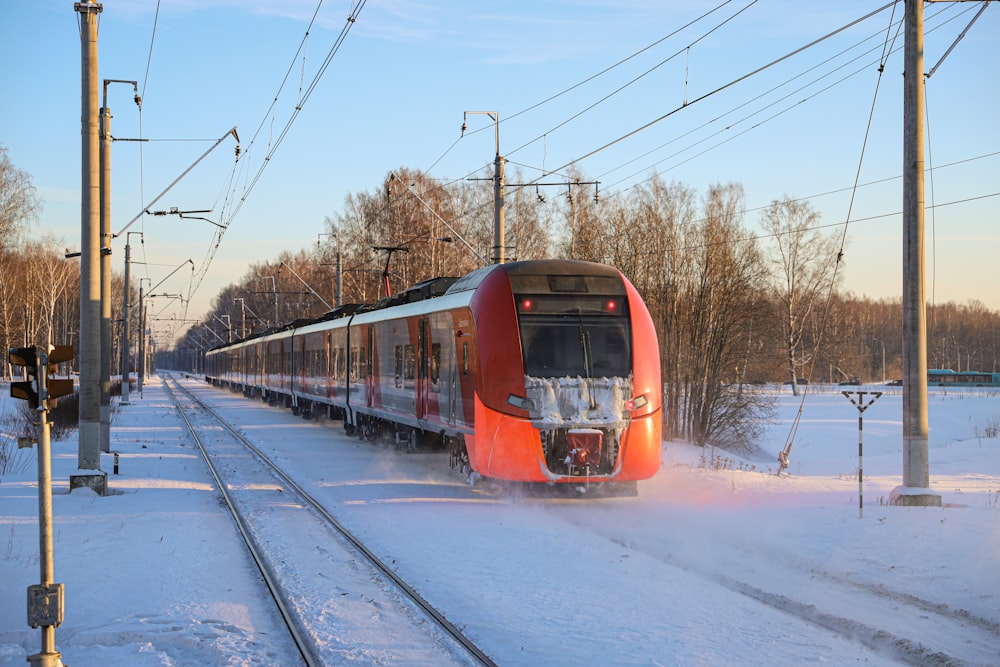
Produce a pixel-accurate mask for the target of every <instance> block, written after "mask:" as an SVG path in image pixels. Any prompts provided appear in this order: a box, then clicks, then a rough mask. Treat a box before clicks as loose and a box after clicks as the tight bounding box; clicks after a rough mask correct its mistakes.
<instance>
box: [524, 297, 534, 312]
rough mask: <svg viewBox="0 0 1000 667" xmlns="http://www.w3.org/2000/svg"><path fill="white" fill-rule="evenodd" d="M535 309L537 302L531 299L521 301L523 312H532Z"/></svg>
mask: <svg viewBox="0 0 1000 667" xmlns="http://www.w3.org/2000/svg"><path fill="white" fill-rule="evenodd" d="M534 307H535V302H534V301H533V300H531V299H524V300H522V301H521V309H522V310H532V309H534Z"/></svg>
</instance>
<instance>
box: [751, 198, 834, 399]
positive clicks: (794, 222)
mask: <svg viewBox="0 0 1000 667" xmlns="http://www.w3.org/2000/svg"><path fill="white" fill-rule="evenodd" d="M818 222H819V214H818V213H817V212H815V211H814V210H813V209H812V207H811V206H810V205H809V203H808V202H805V201H796V200H794V199H791V198H790V197H788V196H787V195H786V196H785V198H784V199H782V200H780V201H779V200H773V201H772V202H771V205H770V206H769V207H768V208H767V210H765V211H764V213H763V215H762V217H761V226H762V227H763V228H764V231H765V232H766V233H767V234H768V235H769V236H770V241H771V243H770V258H771V263H772V272H771V289H772V294H773V295H774V297H775V299H776V300H777V301H778V302H779V303H780V304H781V325H782V340H783V342H784V349H785V354H786V360H787V363H788V377H789V380H791V383H792V391H793V393H794V394H795V395H796V396H798V394H799V388H798V369H799V368H800V367H803V366H806V365H808V364H809V363H810V362H812V361H813V359H814V352H813V351H811V350H807V349H805V346H804V345H803V338H804V335H805V332H806V327H807V326H808V325H809V323H810V316H811V315H812V313H813V309H814V308H815V307H816V306H817V304H819V303H820V300H821V299H822V298H823V297H824V296H826V295H827V294H829V293H830V292H831V291H832V284H831V281H832V280H833V278H834V276H835V275H836V268H837V262H838V261H839V250H838V245H837V239H836V238H835V237H834V236H824V235H823V234H822V233H820V231H819V230H818V229H817V228H816V225H817V223H818Z"/></svg>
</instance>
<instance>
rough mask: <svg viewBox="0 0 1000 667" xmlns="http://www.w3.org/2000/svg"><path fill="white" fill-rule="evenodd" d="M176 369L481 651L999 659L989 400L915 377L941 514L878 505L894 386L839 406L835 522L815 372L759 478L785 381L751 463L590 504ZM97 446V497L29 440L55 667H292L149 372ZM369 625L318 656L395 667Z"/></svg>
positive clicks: (1, 545) (18, 533)
mask: <svg viewBox="0 0 1000 667" xmlns="http://www.w3.org/2000/svg"><path fill="white" fill-rule="evenodd" d="M188 385H189V386H190V387H191V388H193V389H196V390H198V392H199V395H201V396H203V397H204V398H205V399H206V400H209V401H210V402H212V403H213V404H215V405H217V406H218V408H219V410H220V411H221V412H223V413H224V414H225V415H227V416H228V417H229V418H230V419H232V420H233V421H237V422H239V423H241V424H243V425H244V426H243V430H244V431H245V432H246V433H247V434H248V435H249V436H250V437H251V438H252V439H255V440H258V441H259V442H260V443H261V445H262V447H263V448H265V449H266V450H267V451H269V452H271V453H272V454H273V456H274V458H276V459H280V460H281V462H282V463H283V464H285V465H287V466H288V469H289V470H290V471H292V472H293V474H294V475H295V476H296V477H297V479H298V478H301V479H303V480H305V481H306V482H307V483H311V484H312V488H314V489H316V491H315V492H313V491H311V492H312V493H315V495H316V496H317V497H318V498H320V499H322V500H323V501H324V503H326V504H327V506H328V507H330V508H331V510H332V511H333V512H334V513H335V514H337V516H338V518H339V519H340V520H341V521H342V522H343V523H344V524H345V525H347V526H348V527H349V528H350V529H351V530H352V531H354V532H355V534H356V535H358V536H359V537H361V538H362V539H363V540H365V541H366V542H367V543H368V544H369V546H370V547H371V548H372V549H373V550H374V551H376V552H377V553H378V554H379V555H380V556H381V557H383V558H384V559H386V560H387V561H391V562H392V563H393V564H394V567H395V568H397V571H398V573H399V574H400V575H401V576H402V577H403V578H404V579H406V580H408V581H410V582H411V583H412V584H414V585H415V586H416V587H417V588H418V589H419V591H420V593H421V595H423V596H424V597H425V598H427V599H428V600H429V601H430V602H432V603H433V604H435V606H437V607H438V609H440V610H442V611H443V612H444V613H445V614H446V615H447V616H448V617H449V618H450V619H451V620H452V621H454V622H456V623H458V624H459V625H460V626H461V627H462V628H463V630H464V631H465V632H466V634H467V635H469V636H470V637H471V638H472V639H473V640H474V641H475V642H476V643H477V644H478V645H479V646H480V647H481V648H482V649H483V650H484V651H485V652H486V653H487V654H488V655H490V656H491V658H492V659H493V660H495V661H496V662H497V664H499V665H505V666H506V665H525V666H528V665H532V666H533V665H543V664H544V665H602V666H604V665H706V666H707V665H762V666H763V665H768V666H775V665H801V664H829V665H846V664H866V665H901V664H926V665H938V666H941V665H955V666H958V665H997V664H1000V567H998V563H997V561H998V557H1000V438H998V437H997V427H998V426H1000V392H997V391H995V390H984V389H967V390H960V389H950V390H947V391H944V390H938V389H933V388H932V389H931V393H930V472H931V487H932V490H933V491H934V492H935V493H938V494H940V496H941V498H942V502H943V507H941V508H898V507H889V506H887V504H886V503H887V501H888V498H889V494H890V493H891V491H892V489H893V488H895V487H896V486H898V485H900V484H901V481H902V454H901V450H902V443H901V440H902V427H901V410H902V398H901V395H900V393H899V391H898V389H896V388H884V389H886V390H887V391H886V393H885V395H883V396H882V398H881V399H880V400H879V401H878V402H877V403H875V404H874V405H873V406H872V407H871V408H869V409H868V410H867V412H865V414H864V454H865V456H864V472H865V480H864V500H865V507H864V517H863V518H859V516H858V514H859V512H858V482H857V465H858V458H857V454H858V451H857V450H858V411H857V409H856V408H855V407H854V406H853V405H851V404H850V403H849V402H848V400H847V399H846V398H844V397H843V396H842V395H841V394H840V391H839V388H836V387H830V388H827V389H825V390H824V389H823V388H821V387H814V388H813V389H812V393H810V394H809V395H808V396H807V398H806V400H805V403H804V409H803V413H802V419H801V425H800V427H799V429H798V432H797V436H796V438H795V440H794V442H793V446H792V449H791V454H790V466H789V468H788V470H787V471H786V473H785V474H784V475H782V476H781V477H777V476H775V470H776V466H777V453H778V452H779V451H780V450H781V449H782V448H783V447H784V446H785V443H786V438H787V437H788V434H789V429H790V425H791V423H792V418H793V417H794V415H795V413H796V411H797V409H798V407H799V399H795V398H793V397H792V396H791V395H790V393H788V389H787V388H786V389H785V391H784V393H782V394H780V395H779V397H778V413H777V415H776V419H775V422H774V423H773V424H771V425H770V426H769V428H768V429H767V431H766V432H765V434H764V436H763V437H762V439H761V441H760V443H759V444H760V446H761V449H762V450H763V452H765V453H764V454H762V455H761V456H760V457H759V458H755V459H752V460H750V459H744V458H740V457H736V456H733V455H731V454H728V453H726V452H721V451H718V450H702V449H699V448H695V447H692V446H689V445H686V444H682V443H674V442H667V443H664V447H663V468H662V470H661V472H660V473H659V474H658V475H657V476H656V477H655V478H654V479H652V480H649V481H647V482H643V483H640V486H639V497H638V498H620V499H603V500H602V499H592V498H579V499H555V498H525V497H511V496H497V495H496V494H494V493H491V492H490V491H489V490H488V489H482V488H472V487H468V486H467V485H465V484H464V482H463V480H462V478H461V477H459V476H458V475H457V473H454V472H452V471H449V470H448V468H447V465H446V461H447V455H445V454H430V455H423V454H416V455H406V454H402V453H397V452H395V451H392V450H391V449H384V448H382V447H379V446H375V445H372V444H369V443H360V442H358V441H356V440H353V439H350V438H348V437H346V436H345V435H343V431H342V429H341V428H340V426H339V424H337V423H326V424H316V423H313V422H306V421H303V420H301V419H299V418H297V417H294V416H292V415H291V414H290V413H288V412H287V411H282V410H278V409H276V408H268V407H266V406H264V405H263V404H261V403H260V402H252V401H248V400H246V399H243V398H242V397H240V396H237V395H234V394H231V393H229V392H222V391H218V390H213V389H210V388H207V387H205V386H204V385H201V384H199V383H195V382H189V383H188ZM848 389H851V390H857V389H860V390H865V389H869V390H871V389H883V388H879V387H868V388H866V387H850V388H848ZM3 393H4V395H6V393H7V392H6V391H4V392H3ZM0 407H3V409H7V410H9V409H12V408H13V404H12V402H11V401H9V400H7V399H4V401H3V403H2V406H0ZM4 435H5V437H6V438H9V437H10V436H11V435H12V434H4ZM112 440H113V442H112V447H113V449H114V450H115V451H117V452H119V453H120V461H119V464H120V474H119V475H113V474H110V473H111V471H112V466H113V459H112V457H111V456H110V455H105V456H104V458H103V459H102V467H103V468H104V469H105V470H107V471H108V472H109V477H108V480H109V486H110V487H111V489H113V490H114V492H115V493H114V495H109V496H108V497H105V498H99V497H97V496H95V495H94V494H93V493H92V492H90V491H88V490H83V489H78V490H76V491H74V492H73V493H70V492H69V491H68V478H69V475H70V473H71V472H73V471H74V470H75V469H76V460H77V459H76V442H75V439H71V440H70V441H66V442H56V443H53V458H54V460H53V478H54V483H55V488H54V513H55V556H56V562H55V574H56V576H55V579H56V581H58V582H62V583H63V584H65V587H66V603H65V621H64V623H63V624H62V626H61V627H59V628H58V629H57V630H56V641H57V646H58V649H59V650H60V651H61V652H62V657H63V661H64V662H65V663H66V664H68V665H72V666H73V667H98V666H100V667H104V666H106V665H130V666H139V667H144V666H161V665H164V666H165V665H171V666H173V665H185V666H186V665H288V664H295V660H296V658H295V656H294V655H293V654H292V653H290V649H289V645H288V642H287V640H286V639H285V638H284V637H283V632H284V631H283V629H282V627H281V623H280V620H278V619H277V617H276V615H275V614H274V613H273V612H272V611H271V610H270V608H269V606H268V603H267V601H266V600H265V599H264V598H263V597H262V588H261V586H260V584H259V581H258V580H259V576H258V575H256V574H255V573H254V571H253V570H252V569H251V566H250V565H249V561H248V559H247V557H246V556H245V555H244V554H243V553H242V546H241V545H240V543H239V542H238V539H237V536H236V532H235V529H234V528H233V526H232V522H231V520H230V519H229V518H228V517H227V516H226V514H224V508H223V507H222V506H220V503H219V501H218V493H217V491H216V490H215V489H214V488H213V482H212V481H211V478H210V476H209V474H208V472H207V470H206V467H205V465H204V462H203V461H202V460H201V458H200V455H199V454H198V453H197V451H196V450H195V449H194V448H193V447H192V446H191V444H190V441H189V439H188V436H187V433H186V432H185V431H184V430H183V427H182V423H181V421H180V419H179V417H178V416H177V414H176V411H175V410H174V409H173V408H172V407H171V403H170V400H169V398H168V396H167V394H166V391H165V390H164V387H163V385H162V384H161V382H160V380H158V379H153V380H151V381H150V382H149V383H148V384H147V386H146V390H145V392H144V394H143V396H142V398H141V399H140V398H139V397H138V396H137V395H136V394H133V402H132V405H130V406H127V407H124V408H121V409H120V410H119V411H118V413H117V415H116V421H115V423H114V427H113V429H112ZM8 451H10V449H8ZM35 478H36V468H35V459H34V450H16V449H15V450H14V458H12V459H11V460H10V461H8V462H7V470H6V472H5V473H4V474H3V476H2V478H0V665H23V664H25V658H26V656H27V655H30V654H33V653H36V652H37V651H38V650H39V646H40V633H39V631H38V630H31V629H30V628H29V627H28V626H27V623H26V609H25V589H26V587H27V586H28V585H30V584H33V583H37V581H38V577H39V572H38V533H37V483H36V481H35ZM274 548H276V549H279V550H280V548H281V547H280V545H278V546H277V547H274ZM315 552H316V553H314V554H311V555H310V558H309V560H308V562H309V564H310V565H309V567H310V568H315V569H314V570H310V571H309V572H303V573H302V576H303V577H310V578H314V580H315V586H317V587H322V588H324V589H328V590H329V591H330V605H331V610H333V608H334V607H337V606H338V605H341V606H346V605H348V604H350V605H352V606H351V609H356V610H357V611H356V612H352V613H357V614H359V615H360V614H367V615H370V616H371V618H372V619H374V622H375V626H374V627H375V628H377V629H378V628H379V626H378V625H377V622H378V618H379V616H380V613H379V610H377V609H371V608H370V607H369V608H366V606H365V604H364V603H365V601H366V600H369V599H371V596H370V595H369V592H368V591H365V590H354V589H347V588H346V587H345V586H343V585H341V584H342V583H343V582H342V581H341V580H338V570H337V568H336V567H335V564H333V563H327V564H326V565H325V566H324V565H323V563H322V557H323V556H322V555H323V552H324V547H323V545H321V544H317V545H316V548H315ZM298 555H299V554H291V553H289V554H288V558H289V559H292V558H295V557H297V556H298ZM374 585H375V584H372V586H374ZM340 611H341V613H343V610H342V609H341V610H340ZM922 623H923V624H925V625H926V626H924V625H921V624H922ZM394 636H395V629H394V628H393V627H388V626H387V627H384V629H379V630H378V631H377V632H376V633H375V634H369V635H367V636H366V637H365V638H363V639H362V638H359V637H349V636H345V637H341V638H339V639H340V640H341V641H343V642H344V643H345V644H351V643H352V642H353V643H354V644H355V646H356V648H357V650H355V651H345V652H344V653H343V659H342V661H341V662H339V663H337V664H352V665H362V664H371V665H376V664H377V665H389V664H395V665H412V664H415V663H416V662H418V661H417V660H416V659H415V658H416V656H415V655H414V654H412V653H410V652H408V650H407V647H406V646H402V645H399V644H397V643H394V642H393V637H394Z"/></svg>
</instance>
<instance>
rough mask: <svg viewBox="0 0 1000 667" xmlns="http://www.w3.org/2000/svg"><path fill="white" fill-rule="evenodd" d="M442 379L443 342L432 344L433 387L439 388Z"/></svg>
mask: <svg viewBox="0 0 1000 667" xmlns="http://www.w3.org/2000/svg"><path fill="white" fill-rule="evenodd" d="M440 381H441V343H432V344H431V387H433V388H434V389H437V386H438V383H439V382H440Z"/></svg>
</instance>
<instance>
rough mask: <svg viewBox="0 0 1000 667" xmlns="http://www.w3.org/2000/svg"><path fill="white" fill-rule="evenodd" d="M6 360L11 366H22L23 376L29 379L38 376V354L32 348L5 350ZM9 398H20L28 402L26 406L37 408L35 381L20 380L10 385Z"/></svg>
mask: <svg viewBox="0 0 1000 667" xmlns="http://www.w3.org/2000/svg"><path fill="white" fill-rule="evenodd" d="M7 360H8V361H9V362H10V365H11V366H22V367H23V368H24V372H25V374H27V375H28V376H29V378H36V379H37V376H38V353H37V351H36V350H35V348H33V347H12V348H10V349H9V350H7ZM10 395H11V398H20V399H21V400H25V401H28V405H30V406H31V409H32V410H34V409H36V408H37V407H38V391H37V390H36V389H35V380H32V379H28V380H21V381H18V382H11V383H10Z"/></svg>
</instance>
